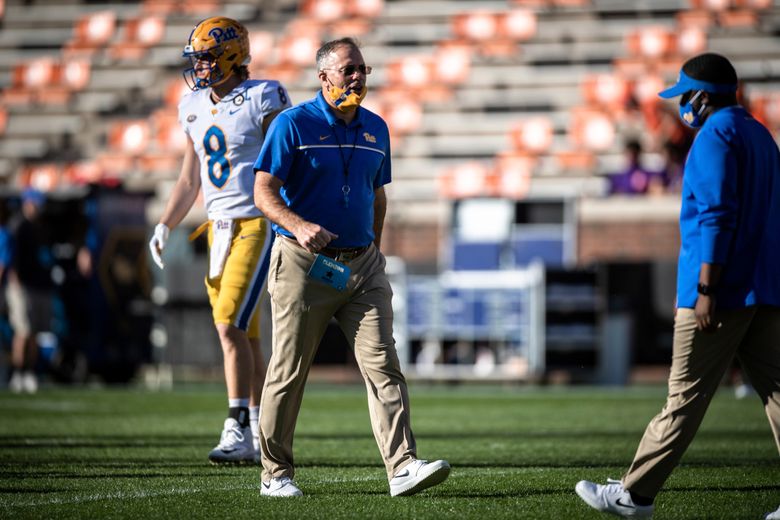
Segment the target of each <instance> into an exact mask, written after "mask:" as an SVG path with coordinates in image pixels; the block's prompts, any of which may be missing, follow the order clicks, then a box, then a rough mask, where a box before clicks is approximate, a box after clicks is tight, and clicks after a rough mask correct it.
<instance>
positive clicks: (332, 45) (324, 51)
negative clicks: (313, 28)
mask: <svg viewBox="0 0 780 520" xmlns="http://www.w3.org/2000/svg"><path fill="white" fill-rule="evenodd" d="M339 47H351V48H353V49H355V50H359V49H360V44H359V43H358V41H357V40H356V39H355V38H350V37H346V38H339V39H338V40H331V41H329V42H325V43H324V44H323V45H322V47H320V48H319V49H317V70H322V69H323V68H324V67H325V62H326V61H327V59H328V56H330V54H331V53H332V52H333V51H335V50H336V49H337V48H339Z"/></svg>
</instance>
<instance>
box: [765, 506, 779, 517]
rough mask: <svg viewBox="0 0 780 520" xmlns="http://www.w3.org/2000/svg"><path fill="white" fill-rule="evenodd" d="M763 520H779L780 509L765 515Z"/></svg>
mask: <svg viewBox="0 0 780 520" xmlns="http://www.w3.org/2000/svg"><path fill="white" fill-rule="evenodd" d="M764 520H780V507H778V508H777V511H772V512H771V513H767V514H766V516H765V517H764Z"/></svg>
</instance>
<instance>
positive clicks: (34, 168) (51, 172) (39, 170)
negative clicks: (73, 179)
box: [19, 163, 62, 192]
mask: <svg viewBox="0 0 780 520" xmlns="http://www.w3.org/2000/svg"><path fill="white" fill-rule="evenodd" d="M61 178H62V169H61V167H60V166H59V165H57V164H51V163H45V164H34V165H28V166H25V167H24V168H22V170H21V174H20V175H19V185H20V186H33V187H34V188H36V189H38V190H40V191H44V192H50V191H53V190H54V189H55V188H57V187H58V185H59V184H60V180H61Z"/></svg>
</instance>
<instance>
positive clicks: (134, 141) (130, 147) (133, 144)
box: [108, 119, 150, 155]
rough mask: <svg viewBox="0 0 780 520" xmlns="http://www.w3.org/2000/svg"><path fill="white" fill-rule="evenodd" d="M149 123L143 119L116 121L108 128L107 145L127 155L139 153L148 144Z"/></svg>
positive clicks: (144, 149)
mask: <svg viewBox="0 0 780 520" xmlns="http://www.w3.org/2000/svg"><path fill="white" fill-rule="evenodd" d="M149 142H150V130H149V123H148V122H147V121H146V120H144V119H137V120H132V121H117V122H114V123H112V125H111V126H110V128H109V130H108V144H109V147H110V148H111V149H112V150H114V151H117V152H122V153H125V154H127V155H140V154H141V153H143V152H144V151H146V149H147V148H148V146H149Z"/></svg>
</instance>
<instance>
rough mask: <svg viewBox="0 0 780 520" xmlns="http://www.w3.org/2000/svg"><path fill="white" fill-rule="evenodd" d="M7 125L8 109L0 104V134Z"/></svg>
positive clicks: (0, 134)
mask: <svg viewBox="0 0 780 520" xmlns="http://www.w3.org/2000/svg"><path fill="white" fill-rule="evenodd" d="M7 126H8V109H6V108H5V107H4V106H2V105H0V136H2V135H3V134H4V133H5V129H6V127H7Z"/></svg>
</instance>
